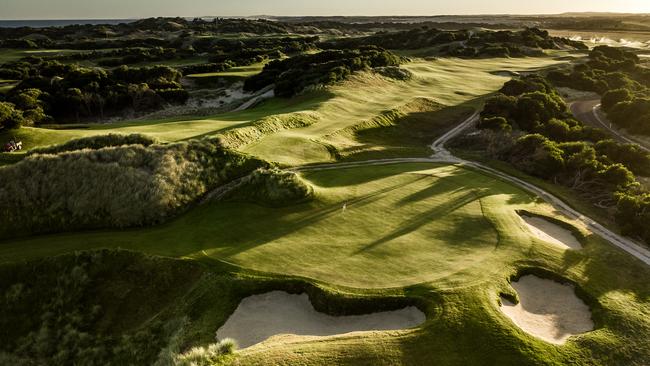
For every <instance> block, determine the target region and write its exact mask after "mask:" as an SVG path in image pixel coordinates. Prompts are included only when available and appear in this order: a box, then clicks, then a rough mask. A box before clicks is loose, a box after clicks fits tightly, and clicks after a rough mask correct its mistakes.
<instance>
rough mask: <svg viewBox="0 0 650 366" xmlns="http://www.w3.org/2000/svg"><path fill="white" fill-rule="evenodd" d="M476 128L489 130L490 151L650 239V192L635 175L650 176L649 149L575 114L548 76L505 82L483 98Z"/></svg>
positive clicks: (649, 240)
mask: <svg viewBox="0 0 650 366" xmlns="http://www.w3.org/2000/svg"><path fill="white" fill-rule="evenodd" d="M478 128H479V129H482V130H485V131H491V132H488V133H487V134H486V135H485V136H487V137H488V138H487V141H488V142H487V143H486V149H487V150H488V151H489V152H490V154H491V155H492V156H493V157H495V158H498V159H500V160H504V161H507V162H509V163H510V164H512V165H513V166H514V167H516V168H517V169H519V170H521V171H523V172H525V173H527V174H530V175H533V176H536V177H539V178H542V179H545V180H548V181H551V182H554V183H557V184H561V185H563V186H566V187H568V188H570V189H572V190H573V191H574V192H576V193H578V194H579V195H580V196H582V197H583V198H585V199H587V200H589V201H590V202H592V203H593V204H594V205H596V206H598V207H601V208H604V209H607V210H610V209H612V210H613V212H614V214H613V215H614V217H615V219H616V221H617V223H618V224H619V226H620V227H621V229H622V230H623V232H624V234H627V235H631V236H635V237H639V238H642V239H643V240H644V241H646V242H647V243H650V229H649V228H648V225H647V223H648V222H650V193H648V192H647V191H646V189H644V188H643V187H642V186H641V185H640V184H639V183H638V181H637V179H636V176H650V154H648V153H647V152H645V151H644V150H642V149H640V148H639V147H638V146H637V145H633V144H621V143H618V142H615V141H613V140H610V139H608V138H607V135H606V134H605V133H604V132H603V131H601V130H598V129H594V128H591V127H588V126H584V125H583V124H582V123H581V122H580V121H577V120H576V119H574V118H573V117H572V116H571V114H570V112H569V111H568V108H567V105H566V104H565V103H564V101H563V100H562V98H561V97H560V95H559V94H558V92H557V91H556V89H555V88H554V86H552V85H551V84H550V83H549V82H548V81H547V80H546V79H544V78H543V77H541V76H538V75H533V76H528V77H524V78H521V79H516V80H512V81H509V82H507V83H506V84H505V85H504V86H503V88H502V89H501V90H500V93H499V94H497V95H496V96H494V97H492V98H490V99H488V100H487V101H486V103H485V106H484V109H483V111H482V112H481V116H480V121H479V124H478Z"/></svg>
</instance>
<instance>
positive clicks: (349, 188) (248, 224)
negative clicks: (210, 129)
mask: <svg viewBox="0 0 650 366" xmlns="http://www.w3.org/2000/svg"><path fill="white" fill-rule="evenodd" d="M303 177H304V178H305V179H306V180H307V181H308V182H309V183H310V184H311V185H312V186H314V187H315V194H316V200H315V201H314V202H311V203H303V204H299V205H294V206H290V207H282V208H270V207H262V206H258V205H252V204H245V203H232V204H231V203H217V204H210V205H206V206H203V207H200V208H197V209H194V210H193V211H191V212H189V213H187V214H186V215H184V216H182V217H181V218H179V219H177V220H175V221H174V222H171V223H169V224H166V225H162V226H158V227H153V228H148V229H138V230H128V231H102V232H88V233H75V234H61V235H49V236H43V237H34V238H26V239H22V240H15V241H9V242H7V241H5V242H3V243H2V244H0V258H2V261H3V262H14V261H17V260H23V259H35V258H39V257H47V256H52V255H55V254H61V253H66V252H70V251H73V250H80V249H92V248H105V247H111V248H115V247H121V248H128V249H133V250H138V251H143V252H146V253H150V254H159V255H165V256H172V257H185V258H191V259H195V260H198V261H200V262H202V263H206V265H212V266H213V265H217V266H218V267H219V266H223V263H224V262H227V263H232V264H233V265H235V267H229V268H239V270H240V271H242V273H251V274H253V273H254V274H255V275H256V276H262V277H265V276H280V278H282V277H284V276H289V277H288V278H304V279H306V280H308V281H314V282H316V283H321V284H324V285H326V286H329V287H330V288H333V289H335V290H334V291H335V292H337V293H339V292H340V293H357V294H361V293H366V292H369V291H370V292H371V293H373V294H379V295H381V294H383V295H386V296H395V295H396V294H400V295H399V296H407V297H413V296H415V297H422V298H425V299H429V301H432V302H433V303H434V304H436V305H435V306H433V307H431V308H430V309H429V310H427V314H428V316H429V319H428V321H427V322H426V323H425V325H424V326H423V327H422V328H420V329H417V330H410V331H395V332H374V333H369V334H356V335H348V336H344V337H342V338H336V337H335V338H326V339H314V340H304V339H303V340H300V339H297V338H296V339H288V340H287V339H285V340H284V341H283V342H279V341H278V342H277V343H273V342H271V343H269V344H266V345H265V346H264V347H259V348H255V347H254V348H251V349H249V350H246V351H244V352H243V353H242V354H241V355H240V361H241V362H242V364H260V365H265V364H268V365H271V364H286V365H290V364H296V363H300V364H304V365H323V364H350V365H371V364H372V365H377V364H378V365H389V364H411V365H420V364H449V365H457V364H467V365H484V364H486V363H487V364H502V365H559V364H567V363H570V362H571V363H573V364H577V365H587V364H589V365H592V364H602V365H608V364H630V365H632V364H643V363H644V362H645V361H647V360H648V359H649V358H648V357H650V352H649V350H648V349H647V347H645V342H646V339H645V334H647V333H648V331H650V322H648V320H647V316H646V314H647V313H648V311H650V302H648V298H650V283H648V282H647V281H646V280H645V279H646V278H647V277H648V275H650V270H649V269H648V268H647V267H646V266H644V265H643V264H642V263H640V262H638V261H636V260H635V259H634V258H632V257H630V256H629V255H627V254H626V253H624V252H622V251H620V250H618V249H616V248H614V247H613V246H611V245H610V244H608V243H606V242H604V241H603V240H602V239H600V238H598V237H595V236H593V235H590V234H588V233H586V237H585V238H584V239H583V241H584V249H583V250H581V251H577V252H576V251H563V250H561V249H560V248H558V247H556V246H554V245H552V244H549V243H545V242H543V241H541V240H539V239H537V238H535V237H533V236H531V234H530V233H529V231H528V230H527V229H526V227H525V225H524V223H523V222H522V220H521V219H520V217H519V215H518V214H517V210H527V211H530V212H534V213H537V214H543V215H548V216H557V214H556V213H555V212H554V211H553V209H552V208H551V207H549V206H547V205H545V204H540V203H539V202H538V201H537V200H536V199H535V197H532V196H530V195H529V194H527V193H525V192H524V191H522V190H520V189H518V188H516V187H513V186H511V185H509V184H508V183H506V182H502V181H500V180H497V179H494V178H493V177H490V176H487V175H483V174H481V173H478V172H475V171H471V170H466V169H463V168H459V167H455V166H448V165H436V164H402V165H381V166H367V167H360V168H348V169H334V170H325V171H314V172H305V173H303ZM344 203H345V204H346V205H347V208H346V209H345V210H343V204H344ZM564 220H566V219H564ZM567 222H570V221H567ZM572 224H573V225H576V223H575V222H573V223H572ZM576 228H577V230H582V231H583V232H585V231H584V228H582V227H580V226H576ZM528 268H541V269H545V270H547V271H550V272H552V273H555V274H557V275H558V276H561V277H563V278H567V279H569V280H571V281H573V282H575V283H577V284H578V286H579V287H580V291H581V293H584V294H586V295H587V301H588V302H589V303H590V305H591V306H592V311H593V319H594V321H595V323H596V326H597V329H596V330H595V331H593V332H590V333H587V334H584V335H581V336H579V337H576V338H574V339H572V340H571V341H570V342H569V343H568V344H567V345H565V346H562V347H558V346H554V345H550V344H547V343H544V342H542V341H539V340H537V339H536V338H533V337H531V336H529V335H527V334H526V333H524V332H522V331H521V330H520V329H519V328H517V327H516V326H515V325H514V324H513V323H511V322H510V321H509V320H508V319H507V318H506V317H505V316H503V315H502V314H501V312H500V311H499V310H498V302H497V301H498V297H499V293H501V292H506V293H512V291H513V290H512V289H511V288H509V286H508V284H507V281H508V280H509V279H510V278H512V277H513V276H515V275H516V274H517V273H520V272H521V271H523V270H526V269H528ZM220 319H224V318H223V317H221V318H220ZM210 324H212V325H211V326H212V327H214V324H215V323H214V322H211V323H210Z"/></svg>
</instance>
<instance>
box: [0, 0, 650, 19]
mask: <svg viewBox="0 0 650 366" xmlns="http://www.w3.org/2000/svg"><path fill="white" fill-rule="evenodd" d="M586 11H589V12H631V13H650V0H541V1H530V0H443V1H440V0H302V1H301V0H235V1H230V0H0V19H4V20H7V19H130V18H144V17H151V16H250V15H421V16H424V15H443V14H452V15H461V14H558V13H563V12H586Z"/></svg>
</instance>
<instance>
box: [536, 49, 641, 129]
mask: <svg viewBox="0 0 650 366" xmlns="http://www.w3.org/2000/svg"><path fill="white" fill-rule="evenodd" d="M548 77H549V79H550V80H552V81H553V82H554V83H556V84H557V85H560V86H569V87H572V88H574V89H580V90H586V91H592V92H596V93H598V94H600V95H601V96H602V109H603V111H605V113H606V114H607V118H608V119H609V120H610V121H611V122H612V123H614V124H616V125H617V126H619V127H622V128H625V129H627V130H628V131H630V132H632V133H636V134H642V135H649V136H650V69H648V68H646V67H643V66H641V62H640V60H639V57H638V56H637V55H636V54H635V53H633V52H630V51H626V50H623V49H620V48H615V47H609V46H598V47H595V48H594V49H593V50H592V51H591V52H590V54H589V60H588V61H587V62H585V63H583V64H579V65H576V66H575V67H574V68H573V70H571V72H569V73H563V72H559V71H556V72H551V73H549V75H548Z"/></svg>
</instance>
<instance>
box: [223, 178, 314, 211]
mask: <svg viewBox="0 0 650 366" xmlns="http://www.w3.org/2000/svg"><path fill="white" fill-rule="evenodd" d="M313 194H314V189H313V188H312V186H311V185H309V183H307V182H305V181H304V180H303V179H301V178H300V177H299V176H298V174H296V173H293V172H287V171H283V170H280V169H258V170H256V171H254V172H253V173H252V174H251V175H249V176H247V177H246V178H244V180H243V181H242V183H241V184H239V185H238V186H237V187H236V188H235V189H233V190H232V191H230V192H229V194H228V195H226V196H224V197H223V199H225V200H235V201H239V200H243V201H247V202H253V203H257V204H261V205H264V206H273V207H278V206H287V205H291V204H295V203H300V202H304V201H306V200H308V199H310V198H311V197H312V196H313Z"/></svg>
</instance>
